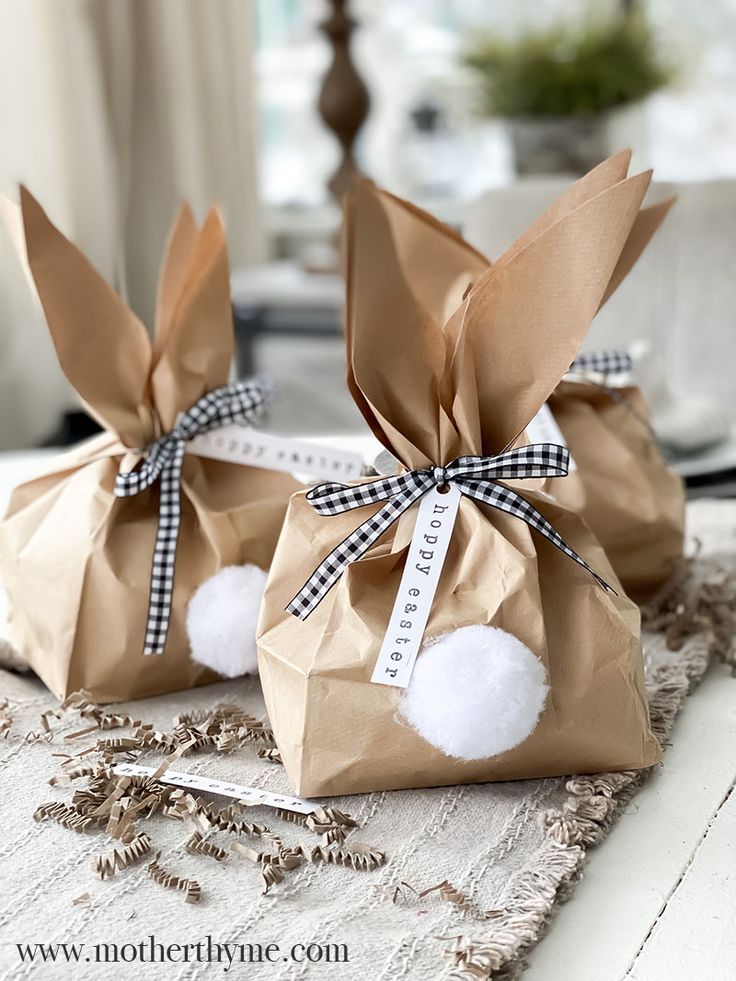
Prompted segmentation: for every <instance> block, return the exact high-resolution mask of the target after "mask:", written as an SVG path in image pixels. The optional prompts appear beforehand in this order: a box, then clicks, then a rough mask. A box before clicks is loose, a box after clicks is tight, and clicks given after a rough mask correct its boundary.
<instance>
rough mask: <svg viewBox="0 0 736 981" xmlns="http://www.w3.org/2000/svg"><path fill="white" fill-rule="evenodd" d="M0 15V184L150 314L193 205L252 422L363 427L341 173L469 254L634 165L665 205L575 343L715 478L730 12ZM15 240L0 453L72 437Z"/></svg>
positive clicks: (64, 394)
mask: <svg viewBox="0 0 736 981" xmlns="http://www.w3.org/2000/svg"><path fill="white" fill-rule="evenodd" d="M0 15H1V16H2V24H3V30H2V32H0V106H1V109H0V147H1V148H2V150H1V152H0V192H2V193H3V194H4V195H6V196H7V197H8V198H9V199H10V201H17V185H18V182H20V181H22V182H24V183H26V184H27V185H28V186H29V188H30V189H31V191H32V192H33V194H34V195H36V196H37V197H38V198H39V200H40V201H41V202H42V204H43V205H44V207H45V208H46V209H47V210H48V212H49V214H50V216H51V218H52V219H53V220H54V221H55V222H56V223H57V224H58V225H59V226H60V228H61V229H62V230H63V231H64V232H65V234H67V235H68V236H69V237H70V238H72V239H73V241H75V242H76V243H77V244H78V245H79V246H80V248H82V249H83V250H84V251H85V252H86V253H87V255H88V256H89V257H90V258H91V259H92V261H93V262H94V263H95V265H96V266H97V268H98V269H99V270H100V271H101V272H102V273H103V275H104V276H105V277H107V278H108V279H109V281H110V282H111V283H113V284H114V286H115V287H116V289H117V290H118V291H119V292H120V293H121V294H122V295H123V296H124V297H125V299H126V300H127V302H128V303H129V304H130V305H131V307H132V308H133V309H134V310H135V311H136V312H137V313H138V314H139V316H141V317H142V318H143V320H144V321H145V322H146V323H148V324H150V323H151V322H152V320H153V311H154V305H155V295H156V280H157V276H158V267H159V262H160V257H161V252H162V248H163V244H164V241H165V237H166V234H167V231H168V227H169V224H170V222H171V219H172V216H173V213H174V209H175V207H176V205H177V202H178V201H180V200H181V199H182V198H185V199H187V200H188V201H190V203H191V204H192V206H193V207H194V209H195V212H196V214H197V215H198V216H199V217H200V218H201V217H203V215H204V212H205V210H206V208H207V206H208V205H209V204H210V203H211V202H213V201H214V202H218V203H219V204H220V205H221V207H222V209H223V212H224V215H225V218H226V222H227V226H228V236H229V247H230V260H231V265H232V289H233V310H234V317H235V324H236V330H237V336H238V370H239V371H240V372H241V373H249V372H251V371H259V372H265V373H267V374H269V375H271V376H272V377H274V378H275V379H276V381H277V383H278V384H279V386H280V392H281V396H280V398H279V400H278V402H277V404H276V406H275V408H274V410H273V416H272V419H271V425H272V427H273V428H275V429H276V430H280V431H287V432H290V433H292V434H294V435H297V434H309V433H326V432H339V431H343V432H348V431H351V430H353V429H359V428H360V426H361V423H360V420H359V417H358V413H357V410H356V409H355V408H354V406H353V404H352V402H351V400H350V398H349V396H348V395H347V393H346V390H345V384H344V381H343V375H344V355H343V348H342V342H341V336H340V332H341V315H342V283H341V279H340V276H339V273H338V272H337V263H336V257H335V241H336V234H337V231H338V228H339V223H340V209H339V199H340V196H341V194H342V192H343V191H344V189H345V187H346V186H347V185H348V184H349V182H350V180H351V179H352V178H353V177H354V175H355V174H356V173H357V172H363V173H365V174H367V175H369V176H370V177H372V178H373V179H374V180H376V181H377V182H379V183H380V184H382V185H384V186H385V187H387V188H388V189H390V190H391V191H394V192H395V193H397V194H400V195H402V196H405V197H408V198H409V199H411V200H412V201H414V202H415V203H417V204H418V205H420V206H421V207H424V208H426V209H428V210H429V211H431V212H433V213H434V214H436V215H437V216H438V217H439V218H441V219H442V220H444V221H447V222H449V223H450V224H452V225H453V226H455V227H457V228H459V229H461V230H463V231H464V233H465V234H466V235H467V237H468V238H469V239H470V240H471V241H472V242H473V243H474V244H475V245H476V246H477V247H479V248H480V249H481V250H482V251H484V252H485V253H486V254H487V255H488V257H489V258H491V259H494V258H496V257H497V256H498V255H500V254H501V252H502V251H503V250H504V248H506V246H508V245H509V244H510V243H511V242H512V240H513V239H514V238H515V237H516V236H517V235H518V234H519V233H520V232H521V231H522V230H523V228H524V227H525V226H526V225H527V224H528V223H529V222H530V221H531V220H532V219H533V218H534V217H535V216H536V215H537V214H538V213H539V212H540V211H541V210H543V208H544V207H545V206H546V204H547V203H549V201H551V200H552V198H554V197H555V196H556V195H557V194H558V193H559V192H560V191H561V190H562V189H563V188H564V187H565V186H566V184H567V183H569V181H570V180H571V179H574V178H575V177H576V176H579V175H580V174H582V173H584V172H585V171H586V170H587V169H589V168H590V167H591V166H593V165H594V164H595V163H597V162H599V161H600V160H601V159H603V158H604V157H606V156H608V155H609V154H610V153H612V152H615V151H616V150H619V149H621V148H623V147H627V146H630V147H632V148H633V150H634V161H633V163H634V166H635V168H636V169H641V168H643V167H649V166H653V167H654V168H655V180H656V184H655V186H653V188H652V190H651V192H650V199H651V200H656V199H657V198H658V197H662V196H666V195H668V194H671V193H673V191H674V192H675V193H677V194H678V197H679V202H678V205H677V207H676V208H675V209H674V211H673V212H672V214H671V215H670V217H669V218H668V220H667V222H666V224H665V227H664V229H663V230H662V231H661V232H660V233H659V235H658V236H657V238H656V240H655V241H654V242H653V244H652V245H651V246H650V248H649V250H648V251H647V253H646V254H645V256H644V257H643V259H642V260H641V262H640V263H639V264H638V266H637V268H636V269H635V270H634V272H633V273H632V275H631V276H630V277H629V279H628V280H627V281H626V283H625V284H624V285H623V286H622V288H621V289H620V290H619V292H618V293H617V294H616V296H615V297H614V299H613V300H612V301H611V303H610V304H609V305H608V306H607V307H606V309H605V310H604V311H603V312H602V314H601V315H600V316H599V317H598V318H597V320H596V323H595V324H594V327H593V331H592V333H591V337H590V344H589V347H591V348H596V349H600V348H604V347H609V348H610V347H622V346H627V345H630V344H635V351H636V352H637V361H638V366H639V370H640V373H641V378H642V384H643V385H644V387H645V389H646V390H647V393H648V394H649V396H650V400H651V401H652V403H653V407H654V409H655V414H656V412H659V413H660V415H661V416H662V417H663V418H664V419H665V422H666V423H667V422H668V424H671V423H672V418H673V417H674V418H675V424H676V425H679V426H680V429H681V430H682V431H683V432H686V431H687V434H689V435H687V438H686V439H684V443H683V447H684V449H685V450H687V452H688V453H689V454H692V453H693V452H701V451H707V452H708V453H709V454H711V456H712V454H713V452H714V451H713V449H712V448H713V446H717V447H719V448H718V449H717V451H716V455H718V454H720V456H719V457H718V459H719V465H721V468H723V464H724V461H725V462H726V463H728V462H729V460H731V458H732V457H733V461H732V464H733V465H734V466H736V456H734V441H733V439H732V438H731V437H730V435H729V434H730V426H731V424H732V422H733V420H734V418H736V395H735V394H734V385H733V381H732V372H731V361H732V356H733V354H734V353H735V351H734V349H735V345H734V341H733V336H734V329H735V326H736V325H735V318H736V312H735V311H736V277H734V275H733V270H734V268H736V232H735V230H736V0H709V2H708V3H702V2H698V0H587V2H585V0H527V2H525V3H519V2H518V0H517V2H514V0H353V2H346V0H147V2H145V3H144V2H142V0H0ZM5 210H6V216H8V215H9V216H10V222H9V224H10V225H11V226H12V224H13V219H12V207H11V206H10V205H6V209H5ZM17 244H18V243H17V242H14V241H13V235H12V234H10V233H8V231H7V228H5V227H3V228H2V229H0V258H1V259H2V273H1V275H0V449H14V448H23V447H31V446H38V445H42V444H49V443H53V444H57V443H60V442H69V441H73V440H74V439H76V438H78V437H79V436H80V435H84V434H85V433H86V432H87V431H88V427H89V423H88V421H87V420H86V419H85V417H84V415H83V414H82V413H81V411H80V406H79V405H78V403H77V400H76V397H75V395H74V393H73V392H72V391H71V389H70V388H69V386H68V385H67V384H66V382H65V381H64V379H63V377H62V376H61V373H60V371H59V369H58V367H57V364H56V358H55V355H54V353H53V350H52V347H51V343H50V341H49V340H48V337H47V333H46V330H45V326H44V323H43V318H42V315H41V312H40V310H39V308H38V305H37V303H36V301H35V299H34V296H33V293H32V289H31V288H30V285H29V281H28V278H27V276H26V275H25V273H24V270H23V267H22V263H21V262H20V261H19V260H18V254H17V252H18V249H17ZM667 413H669V416H668V415H667ZM673 413H674V416H673ZM665 417H666V418H665ZM729 454H730V456H729Z"/></svg>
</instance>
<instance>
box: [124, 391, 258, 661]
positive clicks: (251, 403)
mask: <svg viewBox="0 0 736 981" xmlns="http://www.w3.org/2000/svg"><path fill="white" fill-rule="evenodd" d="M266 402H267V392H266V390H265V389H264V386H263V385H262V384H261V383H260V382H258V381H254V380H250V381H236V382H231V383H230V384H228V385H222V386H221V387H220V388H215V389H213V390H212V391H211V392H208V393H207V395H203V396H202V398H201V399H199V400H198V401H197V402H195V403H194V405H193V406H192V407H191V409H188V410H187V411H186V412H185V413H183V414H182V415H181V416H180V417H179V419H178V421H177V423H176V425H175V426H174V428H173V429H172V430H171V432H168V433H165V434H164V435H163V436H160V437H159V438H158V439H157V440H156V441H155V442H154V443H153V444H152V445H151V446H150V447H149V448H148V450H147V451H146V455H145V458H144V459H143V460H142V461H141V463H140V465H139V466H138V467H137V469H135V470H131V471H129V472H128V473H120V474H118V476H117V478H116V480H115V496H116V497H134V496H135V495H136V494H140V493H141V491H144V490H146V489H147V488H148V487H151V486H153V484H155V483H156V482H157V481H158V482H160V484H161V498H160V504H159V517H158V529H157V531H156V544H155V546H154V550H153V563H152V567H151V586H150V591H149V597H148V616H147V620H146V635H145V641H144V645H143V653H144V654H163V652H164V648H165V647H166V638H167V636H168V632H169V620H170V618H171V602H172V596H173V592H174V569H175V566H176V546H177V543H178V540H179V525H180V523H181V502H180V496H179V495H180V485H181V470H182V465H183V462H184V453H185V452H186V445H187V442H188V441H189V440H190V439H192V438H193V437H194V436H199V435H200V434H202V433H206V432H209V431H210V430H212V429H218V428H219V427H220V426H225V425H228V424H230V423H236V422H244V423H252V422H255V421H256V420H257V419H258V418H259V417H260V415H261V413H262V411H263V409H264V407H265V405H266Z"/></svg>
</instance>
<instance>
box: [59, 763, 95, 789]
mask: <svg viewBox="0 0 736 981" xmlns="http://www.w3.org/2000/svg"><path fill="white" fill-rule="evenodd" d="M99 769H100V768H99V766H98V765H97V764H93V763H89V764H85V765H83V766H75V767H73V768H72V769H69V770H64V772H63V773H57V775H56V776H55V777H51V779H50V780H49V785H50V786H52V787H66V786H68V784H70V783H71V782H72V780H79V778H80V777H92V776H94V775H95V774H96V773H97V772H98V771H99Z"/></svg>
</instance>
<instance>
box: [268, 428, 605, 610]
mask: <svg viewBox="0 0 736 981" xmlns="http://www.w3.org/2000/svg"><path fill="white" fill-rule="evenodd" d="M569 462H570V455H569V453H568V451H567V449H566V448H565V447H564V446H558V445H557V444H555V443H534V444H532V445H531V446H521V447H518V448H517V449H513V450H509V451H508V452H506V453H501V454H499V455H498V456H460V457H458V458H457V459H456V460H453V461H452V462H451V463H448V464H447V465H446V466H444V467H428V468H426V469H423V470H409V471H406V472H405V473H400V474H397V475H395V476H392V477H384V478H382V479H380V480H372V481H369V482H367V483H363V484H355V485H350V484H333V483H328V484H320V485H319V486H318V487H314V488H312V490H310V491H309V492H308V493H307V500H308V501H309V503H310V504H311V505H312V507H313V508H314V510H315V511H316V512H317V513H318V514H322V515H334V514H343V513H344V512H346V511H352V510H353V509H354V508H361V507H365V505H367V504H378V503H380V502H385V503H384V504H383V507H382V508H380V509H379V510H378V511H376V513H375V514H374V515H372V516H371V517H370V518H368V519H367V520H366V521H364V522H363V523H362V524H361V525H359V526H358V527H357V528H356V529H355V531H353V532H351V534H350V535H348V537H347V538H346V539H345V540H344V541H342V542H340V544H339V545H338V546H337V547H336V548H334V549H333V550H332V552H330V554H329V555H328V556H327V558H325V559H324V560H323V561H322V562H321V563H320V564H319V566H318V567H317V568H316V569H315V570H314V572H313V573H312V575H311V576H310V577H309V579H308V580H307V581H306V583H305V584H304V585H303V586H302V588H301V589H300V590H299V592H298V593H297V594H296V596H295V597H294V599H293V600H292V601H291V602H290V603H289V605H288V606H287V607H286V609H287V611H288V612H289V613H292V614H293V615H294V616H296V617H298V618H299V619H300V620H306V619H307V617H308V616H309V615H310V613H312V612H313V611H314V610H315V609H316V608H317V606H319V604H320V603H321V601H322V600H323V599H324V597H325V596H326V595H327V593H328V592H329V591H330V589H331V588H332V587H333V586H334V585H335V583H336V582H337V580H338V579H339V578H340V576H341V575H342V574H343V572H344V570H345V568H346V567H347V566H348V565H349V564H350V563H351V562H355V561H356V560H357V559H359V558H360V557H361V556H362V555H364V554H365V553H366V552H367V551H368V549H369V548H371V546H372V545H373V544H374V543H375V542H376V541H378V539H379V538H380V537H381V535H383V534H384V532H385V531H386V530H387V529H388V528H389V527H390V526H391V525H392V524H393V523H394V522H395V521H396V520H397V519H398V518H399V517H401V515H402V514H403V513H404V512H405V511H407V510H408V509H409V508H410V507H411V506H412V504H414V503H415V502H416V501H418V500H419V499H420V498H421V497H422V496H423V495H424V494H426V493H427V492H428V491H429V490H431V489H432V488H433V487H435V486H441V485H444V484H453V485H454V486H455V487H457V489H458V490H459V491H460V493H461V494H464V495H465V496H466V497H471V498H473V499H474V500H476V501H480V502H481V503H483V504H488V505H490V507H492V508H497V509H498V510H499V511H505V512H506V513H507V514H511V515H513V516H514V517H516V518H520V519H521V520H522V521H525V522H526V523H527V524H528V525H529V526H530V528H533V529H534V530H535V531H537V532H539V534H541V535H543V536H544V537H545V538H546V539H547V540H548V541H549V542H551V543H552V544H553V545H555V546H556V547H557V548H558V549H560V551H561V552H564V554H565V555H567V556H569V557H570V558H571V559H573V560H574V561H575V562H577V563H578V565H581V566H582V567H583V568H584V569H586V570H587V571H588V572H590V573H591V575H593V576H594V577H595V578H596V580H597V581H598V582H599V583H600V584H601V585H602V586H603V587H604V588H605V589H607V590H609V591H611V592H613V590H612V589H611V587H610V586H609V585H608V583H606V582H605V580H603V579H602V578H601V577H600V576H599V575H598V574H597V573H596V572H594V571H593V569H591V568H590V566H589V565H588V563H587V562H585V561H584V559H582V558H581V557H580V556H579V555H578V554H577V552H575V551H574V550H573V549H572V548H570V546H569V545H568V544H567V542H566V541H565V540H564V539H563V538H562V536H561V535H560V534H558V532H556V531H555V529H554V528H553V527H552V525H551V524H550V523H549V521H548V520H547V519H546V518H545V517H544V515H543V514H541V513H540V512H539V511H538V510H537V509H536V508H535V507H534V506H533V505H531V504H530V503H529V502H528V501H527V500H525V499H524V498H523V497H521V496H520V495H519V494H517V493H516V491H514V490H511V488H509V487H506V486H504V485H503V484H499V483H497V481H498V480H504V479H505V480H524V479H531V478H534V477H564V476H565V475H566V474H567V470H568V466H569Z"/></svg>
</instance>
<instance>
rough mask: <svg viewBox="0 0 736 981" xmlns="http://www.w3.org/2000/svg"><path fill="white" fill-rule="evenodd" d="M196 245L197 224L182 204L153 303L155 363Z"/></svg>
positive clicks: (171, 321)
mask: <svg viewBox="0 0 736 981" xmlns="http://www.w3.org/2000/svg"><path fill="white" fill-rule="evenodd" d="M196 241H197V223H196V221H195V220H194V214H193V212H192V209H191V208H190V207H189V205H188V204H187V203H186V202H183V203H182V205H181V207H180V208H179V213H178V214H177V216H176V218H175V220H174V224H173V225H172V227H171V231H170V232H169V238H168V241H167V243H166V250H165V252H164V260H163V263H162V264H161V275H160V276H159V282H158V297H157V301H156V330H155V335H154V358H153V359H154V362H156V361H158V358H159V356H160V354H161V351H162V349H163V348H164V347H165V346H166V338H167V335H168V332H169V330H170V329H171V325H172V323H173V321H174V313H175V311H176V304H177V302H178V300H179V297H180V296H181V293H182V290H183V288H184V282H185V279H186V275H187V270H188V267H189V262H190V259H191V257H192V253H193V251H194V248H195V245H196Z"/></svg>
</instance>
